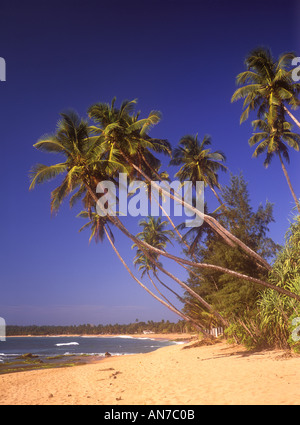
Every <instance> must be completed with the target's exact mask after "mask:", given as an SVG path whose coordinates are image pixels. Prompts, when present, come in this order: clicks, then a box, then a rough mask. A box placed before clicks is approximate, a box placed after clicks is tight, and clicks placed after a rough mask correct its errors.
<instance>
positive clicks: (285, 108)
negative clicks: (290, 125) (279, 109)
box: [283, 106, 300, 128]
mask: <svg viewBox="0 0 300 425" xmlns="http://www.w3.org/2000/svg"><path fill="white" fill-rule="evenodd" d="M283 108H284V110H285V112H286V113H287V114H288V116H289V117H290V118H291V119H292V120H293V121H294V123H295V124H296V125H297V126H298V127H299V128H300V122H299V121H298V120H297V118H295V117H294V115H293V114H292V113H291V112H290V111H289V110H288V108H287V107H286V106H283Z"/></svg>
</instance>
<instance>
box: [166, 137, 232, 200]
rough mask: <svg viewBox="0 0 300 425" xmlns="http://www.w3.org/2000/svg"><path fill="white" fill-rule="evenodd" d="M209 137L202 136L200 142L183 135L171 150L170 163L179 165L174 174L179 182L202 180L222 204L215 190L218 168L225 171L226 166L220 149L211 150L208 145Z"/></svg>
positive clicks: (196, 138) (194, 183)
mask: <svg viewBox="0 0 300 425" xmlns="http://www.w3.org/2000/svg"><path fill="white" fill-rule="evenodd" d="M210 145H211V138H210V137H209V136H204V138H203V140H202V142H200V141H199V140H198V135H196V136H190V135H187V136H184V137H182V138H181V139H180V141H179V147H177V148H176V149H175V150H174V152H173V158H172V160H171V161H170V165H181V168H180V169H179V171H178V172H177V173H176V174H175V177H178V178H179V180H180V181H181V182H184V181H186V180H188V181H191V182H192V183H193V185H194V186H196V182H197V181H203V182H204V185H205V186H209V188H210V189H211V190H212V192H213V194H214V195H215V197H216V198H217V200H218V201H219V203H220V204H221V205H223V201H222V199H221V198H220V196H219V195H218V194H217V192H216V191H215V187H216V188H218V189H219V188H220V185H219V182H218V174H217V172H218V171H219V170H222V171H226V170H227V168H226V166H225V165H224V164H222V162H224V161H225V159H226V158H225V155H224V153H222V152H220V151H215V152H211V150H210V148H209V146H210Z"/></svg>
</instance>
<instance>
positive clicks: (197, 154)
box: [30, 48, 300, 344]
mask: <svg viewBox="0 0 300 425" xmlns="http://www.w3.org/2000/svg"><path fill="white" fill-rule="evenodd" d="M294 57H295V55H294V54H293V53H285V54H283V55H281V56H280V57H279V59H278V60H275V59H274V58H273V57H272V55H271V53H270V51H269V50H268V49H264V48H258V49H255V50H253V51H252V52H250V53H249V54H248V55H247V57H246V60H245V65H246V71H244V72H242V73H240V74H239V75H238V76H237V79H236V82H237V84H238V85H239V86H241V87H239V88H238V89H237V90H236V91H235V93H234V94H233V97H232V101H237V100H239V99H242V98H243V99H244V104H243V113H242V116H241V122H243V121H245V120H246V119H247V118H248V117H249V115H250V113H252V112H257V115H258V116H257V118H258V119H257V120H254V121H253V127H254V130H255V133H254V134H253V136H252V137H251V138H250V140H249V144H250V146H251V147H254V146H256V147H255V150H254V154H253V155H254V156H255V157H256V156H259V155H260V154H262V153H265V154H266V158H265V162H264V164H265V166H268V165H269V164H270V162H271V160H272V158H273V157H278V158H279V160H280V163H281V167H282V169H283V172H284V176H285V178H286V180H287V182H288V186H289V189H290V191H291V193H292V197H293V200H294V204H295V208H296V209H297V211H298V212H299V213H300V204H299V200H298V197H297V195H296V193H295V190H294V187H293V186H292V183H291V180H290V177H289V175H288V171H287V168H286V166H285V163H284V160H285V161H286V162H287V163H288V161H289V150H288V149H289V148H292V149H293V152H294V151H299V147H300V136H299V134H297V133H295V132H294V131H292V126H291V123H290V122H289V121H288V120H289V119H291V120H292V121H293V122H294V124H296V126H298V127H299V128H300V123H299V122H298V121H297V119H296V118H295V117H294V115H293V114H292V113H291V112H290V108H294V109H296V108H298V107H299V105H300V101H299V99H298V96H299V92H300V84H299V83H296V82H295V81H293V79H292V68H291V61H292V59H293V58H294ZM136 104H137V100H136V99H134V100H125V101H123V102H122V103H121V104H120V106H119V107H117V106H116V98H113V99H112V101H111V102H110V103H104V102H98V103H95V104H93V105H92V106H91V107H89V108H88V110H87V117H86V118H81V117H80V116H79V115H78V114H77V113H76V112H74V111H67V112H63V113H61V114H60V120H59V121H58V124H57V128H56V131H55V132H54V133H53V134H50V135H49V134H47V135H45V136H43V137H41V139H39V140H38V141H37V143H35V144H34V147H35V148H36V149H38V150H39V151H42V152H46V153H51V154H56V155H58V156H59V157H60V160H59V161H58V162H56V163H55V164H52V165H45V164H37V165H35V166H34V167H33V168H32V169H31V172H30V179H31V183H30V189H33V188H34V187H35V186H36V185H37V184H41V183H45V182H47V181H50V180H53V179H54V178H60V183H59V185H58V186H57V187H56V188H55V189H54V190H52V192H51V201H50V207H51V213H52V214H56V213H57V212H58V210H59V208H60V206H61V204H62V203H63V201H65V200H67V199H68V200H69V203H70V206H71V207H74V205H75V204H76V202H78V201H81V202H82V205H83V208H84V209H83V211H82V212H80V213H79V214H78V216H79V217H80V218H84V219H85V220H87V222H86V224H85V225H83V227H81V228H80V231H82V230H83V229H87V228H88V229H90V230H91V235H90V240H92V239H94V240H95V241H96V242H103V243H105V242H108V243H109V244H110V246H111V248H112V250H113V251H114V253H115V254H116V255H117V257H118V259H119V260H120V261H121V263H122V264H123V266H124V268H125V269H126V270H127V272H128V273H129V274H130V276H131V277H132V278H133V279H134V281H135V282H136V283H137V284H138V285H139V286H140V287H142V288H143V289H144V290H145V291H146V292H147V293H148V294H149V295H151V296H152V297H154V298H155V299H156V300H157V301H158V302H160V303H161V304H163V305H164V306H165V307H166V308H168V309H169V310H171V311H172V312H174V313H175V314H176V315H177V316H179V317H180V319H183V320H184V321H185V322H186V323H187V324H188V325H191V326H193V328H194V329H196V330H197V331H199V332H200V333H201V334H202V335H203V336H204V337H205V338H211V335H210V331H209V329H210V328H211V327H212V326H219V325H221V326H223V327H224V328H226V332H227V334H228V335H231V336H232V337H233V338H235V340H236V341H237V342H241V341H242V342H243V343H247V344H248V339H249V338H250V340H251V338H252V342H253V343H255V344H260V343H261V341H262V340H263V339H264V337H263V336H262V335H263V333H262V328H261V326H260V323H264V325H265V328H264V329H268V325H267V324H268V323H269V324H270V326H275V328H276V333H277V334H278V335H277V336H278V338H279V340H280V341H281V340H282V339H285V340H287V332H286V329H287V327H286V326H288V320H287V321H285V320H284V319H283V316H282V315H285V314H287V310H288V312H289V314H287V317H288V318H290V317H292V315H293V314H296V313H297V311H298V310H297V308H298V307H297V306H298V304H299V301H300V293H299V290H298V286H297V285H298V283H297V282H298V281H297V277H295V279H294V278H290V275H289V274H286V273H283V264H282V263H280V261H282V260H280V259H279V258H281V257H278V258H277V259H276V261H275V263H274V264H272V261H273V260H274V257H275V255H276V254H277V252H278V250H279V247H278V246H277V245H276V244H275V243H274V242H273V241H272V239H271V238H270V237H269V236H268V232H269V225H270V224H271V223H272V222H273V221H274V219H273V205H272V204H271V203H270V202H266V204H265V205H264V206H263V205H259V207H258V208H257V210H256V211H254V210H253V208H252V207H251V203H250V197H249V193H248V189H247V184H246V182H245V180H244V178H243V176H242V174H241V175H239V176H233V175H231V177H230V182H229V184H228V185H223V186H221V185H220V183H219V172H220V171H227V165H225V160H226V157H225V154H224V153H223V152H221V151H219V150H215V149H212V148H211V138H210V137H209V136H204V138H203V139H202V140H201V139H198V135H196V136H192V135H186V136H184V137H182V138H180V140H179V142H178V145H177V146H172V145H171V144H170V142H169V141H168V140H167V139H165V138H163V137H161V138H157V137H151V136H150V135H149V133H150V130H151V129H152V128H153V127H154V126H156V125H157V124H158V123H159V122H160V120H161V117H162V116H161V113H160V112H159V111H157V110H152V111H150V113H149V114H148V115H146V116H145V118H140V115H141V112H136ZM61 156H62V157H63V159H62V160H61ZM162 158H164V159H167V160H168V161H169V165H170V166H172V167H179V168H177V169H176V171H175V173H174V177H176V178H178V179H179V181H180V182H181V184H183V183H184V182H185V181H186V180H187V179H188V180H189V181H190V182H191V183H192V187H193V195H194V196H193V197H191V199H190V201H187V200H186V199H185V198H184V199H182V198H181V197H179V196H178V194H176V191H170V190H169V189H170V185H165V186H164V181H165V182H166V181H168V182H169V181H170V175H169V173H166V172H165V171H161V167H162ZM121 175H122V176H124V175H126V187H128V186H127V183H129V184H131V183H132V184H133V183H134V182H135V181H136V180H138V181H139V182H140V183H142V184H143V190H144V193H145V194H147V195H148V200H151V199H152V198H153V197H154V198H155V199H156V201H157V202H158V206H159V209H160V210H161V211H162V212H163V213H164V214H163V215H164V220H162V219H161V218H155V217H152V216H150V217H147V218H146V217H145V218H144V219H143V220H140V221H139V223H138V221H137V224H139V226H138V231H137V232H136V234H134V232H132V231H131V230H130V229H129V227H128V226H127V225H126V218H124V217H123V216H122V214H121V212H122V211H119V213H120V214H115V213H112V212H111V211H110V210H109V209H107V208H106V205H107V203H108V202H107V192H106V190H102V191H101V190H99V185H100V186H101V183H102V182H105V184H110V185H113V186H114V187H116V188H117V189H119V194H120V189H121V186H122V181H120V176H121ZM199 180H200V181H202V182H204V186H205V188H206V187H208V188H209V189H210V190H211V191H212V192H213V194H214V196H215V197H216V198H217V200H218V202H219V204H220V206H219V207H218V208H217V209H215V210H214V211H213V212H211V213H209V212H208V211H209V207H208V205H207V204H206V205H205V208H204V209H203V210H202V208H200V207H199V205H198V203H197V199H198V195H199V192H200V191H201V190H202V189H201V188H200V186H199V185H198V182H199ZM123 183H124V182H123ZM105 187H106V186H105ZM136 190H137V188H135V190H132V191H129V192H127V191H126V199H127V202H129V203H130V201H134V202H135V203H136V202H137V201H136V199H135V200H133V197H134V196H135V195H136ZM203 190H204V189H203ZM157 193H158V194H160V195H161V197H159V196H158V198H157V196H156V195H157ZM164 198H168V199H169V200H171V199H172V200H173V201H174V202H175V203H176V202H177V203H178V204H179V205H181V206H182V207H184V208H185V209H186V210H187V211H189V212H190V213H191V214H194V215H195V217H196V218H197V219H198V220H199V222H201V223H200V224H202V225H201V226H200V227H199V226H198V227H196V228H192V229H189V228H187V227H186V226H185V225H184V224H180V225H179V226H178V225H177V226H176V225H175V224H174V218H173V217H171V213H170V212H169V211H165V210H164V206H165V204H164V202H163V201H162V200H163V199H164ZM116 199H117V198H116ZM195 200H196V201H195ZM123 201H124V199H123ZM169 226H170V228H169ZM294 231H295V228H294V227H293V230H292V232H294ZM184 232H185V234H182V233H184ZM120 233H121V234H122V235H123V236H126V238H127V241H128V243H129V244H130V245H131V246H133V248H134V249H135V250H136V256H135V258H134V259H133V262H134V264H135V266H136V267H137V269H138V270H137V271H138V273H139V274H140V275H141V276H137V275H136V273H134V272H133V271H132V269H131V267H130V265H129V264H128V263H126V261H125V260H124V257H123V256H122V254H121V252H120V249H119V247H118V241H119V239H118V237H117V235H118V234H120ZM174 245H176V246H177V248H178V247H179V248H180V252H181V254H171V253H170V252H171V248H170V247H174ZM282 255H283V254H281V256H282ZM163 260H165V261H166V262H167V261H168V266H166V265H165V264H164V263H163ZM293 261H294V260H293ZM293 261H292V260H290V263H289V265H290V268H292V267H294V262H293ZM297 261H298V260H297ZM170 264H171V265H170ZM284 264H285V266H284V267H287V263H284ZM297 264H298V263H297ZM174 267H179V268H180V270H182V269H185V271H186V273H187V275H188V280H187V282H184V281H183V280H184V279H180V278H179V277H178V274H177V272H175V271H174ZM297 267H298V266H297ZM279 269H280V270H281V272H280V273H283V274H282V280H280V282H281V283H280V284H279V280H278V276H279V275H278V270H279ZM284 270H285V269H284ZM162 276H163V277H162ZM165 278H168V279H169V280H171V281H172V282H173V284H174V285H175V284H176V288H173V287H172V288H171V286H170V285H169V284H168V283H166V282H165ZM145 279H147V282H146V281H145ZM163 291H168V292H167V293H168V296H166V292H163ZM170 296H173V297H175V298H174V301H173V300H172V301H171V299H170ZM183 297H184V298H183ZM276 303H277V305H278V306H279V307H278V308H277V310H276V314H277V316H278V317H277V316H276V315H273V316H272V314H273V313H272V314H271V310H272V306H273V305H276ZM282 305H285V307H283V306H282ZM288 306H289V307H288ZM286 308H287V310H286ZM280 314H281V315H280ZM279 316H280V317H279ZM258 318H259V319H258ZM259 320H260V322H259ZM271 342H272V338H271V339H270V338H269V339H268V343H271ZM273 342H274V340H273ZM249 344H250V343H249Z"/></svg>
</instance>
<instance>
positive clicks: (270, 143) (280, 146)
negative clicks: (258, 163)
mask: <svg viewBox="0 0 300 425" xmlns="http://www.w3.org/2000/svg"><path fill="white" fill-rule="evenodd" d="M252 125H253V128H254V130H257V129H258V130H260V131H258V132H256V133H254V134H253V136H252V137H251V138H250V139H249V145H250V146H251V147H253V146H255V145H257V146H256V149H255V151H254V153H253V157H254V158H256V157H257V156H259V155H260V154H262V153H265V152H266V159H265V161H264V166H265V167H266V168H267V167H268V166H269V164H270V162H271V160H272V158H273V157H274V155H277V156H278V157H279V160H280V163H281V167H282V170H283V173H284V175H285V178H286V180H287V183H288V186H289V188H290V191H291V193H292V196H293V198H294V201H295V203H296V206H297V209H298V212H299V213H300V203H299V200H298V198H297V196H296V194H295V191H294V189H293V186H292V184H291V181H290V178H289V175H288V172H287V170H286V167H285V165H284V162H283V158H284V159H285V160H286V161H287V162H288V163H289V162H290V157H289V152H288V147H291V148H293V149H295V150H296V151H299V147H300V135H299V134H296V133H293V132H292V131H291V128H292V126H291V124H290V123H289V122H287V121H284V122H282V121H277V123H276V127H274V126H271V125H270V124H269V123H268V121H267V120H255V121H253V122H252Z"/></svg>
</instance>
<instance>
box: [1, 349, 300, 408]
mask: <svg viewBox="0 0 300 425" xmlns="http://www.w3.org/2000/svg"><path fill="white" fill-rule="evenodd" d="M299 365H300V356H297V355H291V354H287V352H286V351H284V350H268V351H255V352H249V351H247V350H246V349H245V348H244V347H242V346H237V345H230V344H228V343H227V342H224V341H220V342H218V343H217V344H214V345H209V346H200V347H199V346H198V347H193V343H191V342H190V343H186V344H184V345H181V344H178V345H172V346H168V347H163V348H159V349H158V350H156V351H152V352H149V353H144V354H132V355H129V356H126V355H124V356H112V357H108V358H104V359H101V360H100V361H99V360H96V361H95V362H92V363H87V364H85V365H78V366H76V367H70V368H67V367H63V368H58V369H49V370H36V371H26V372H18V373H11V374H5V375H0V404H1V405H8V404H9V405H21V404H22V405H24V404H25V405H38V404H40V405H49V404H51V405H86V404H90V405H164V404H166V405H202V404H214V405H217V404H222V405H223V404H225V405H228V404H248V405H249V404H252V405H253V404H260V405H261V404H270V405H274V404H285V405H291V404H300V386H299V380H300V368H299Z"/></svg>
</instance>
